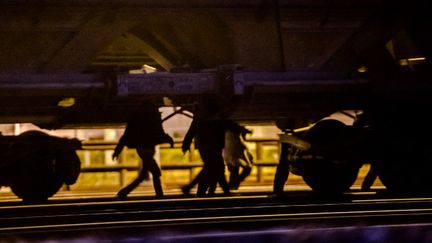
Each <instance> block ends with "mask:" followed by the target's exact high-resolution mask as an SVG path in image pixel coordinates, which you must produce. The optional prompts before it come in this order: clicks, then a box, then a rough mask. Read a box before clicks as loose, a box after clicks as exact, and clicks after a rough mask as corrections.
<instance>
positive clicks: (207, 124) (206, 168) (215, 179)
mask: <svg viewBox="0 0 432 243" xmlns="http://www.w3.org/2000/svg"><path fill="white" fill-rule="evenodd" d="M218 112H219V110H218V107H217V105H216V104H215V103H212V102H211V101H204V103H201V104H200V105H199V107H198V110H197V112H195V114H194V119H193V120H192V123H191V125H190V127H189V130H188V131H187V133H186V136H185V138H184V140H183V144H182V150H183V153H185V152H186V151H188V150H189V148H190V144H191V143H192V140H193V139H194V138H195V144H196V148H197V149H198V151H199V153H200V156H201V159H202V161H203V163H204V165H203V168H202V170H201V171H200V173H199V174H198V175H197V177H196V178H195V179H194V180H193V181H192V182H191V183H190V184H188V185H186V186H184V187H182V190H183V193H185V194H186V193H188V192H189V190H190V189H191V188H192V187H193V186H194V185H195V184H196V183H198V190H197V196H206V195H212V194H213V193H214V191H215V189H216V184H217V183H219V185H220V186H221V188H222V190H223V191H224V194H229V193H230V190H229V185H228V182H227V181H226V178H225V162H224V159H223V157H222V150H223V148H224V144H225V131H226V130H227V129H232V127H233V126H234V125H235V123H234V122H232V121H229V120H227V119H224V118H221V117H222V116H219V114H218Z"/></svg>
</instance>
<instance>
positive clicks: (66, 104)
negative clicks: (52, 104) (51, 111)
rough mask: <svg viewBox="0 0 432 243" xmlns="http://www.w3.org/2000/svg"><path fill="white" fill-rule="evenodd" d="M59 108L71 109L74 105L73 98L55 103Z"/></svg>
mask: <svg viewBox="0 0 432 243" xmlns="http://www.w3.org/2000/svg"><path fill="white" fill-rule="evenodd" d="M57 105H58V106H60V107H71V106H73V105H75V98H64V99H62V100H60V101H59V102H58V103H57Z"/></svg>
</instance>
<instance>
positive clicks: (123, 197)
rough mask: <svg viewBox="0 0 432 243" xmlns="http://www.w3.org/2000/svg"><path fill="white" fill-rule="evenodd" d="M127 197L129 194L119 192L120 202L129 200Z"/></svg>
mask: <svg viewBox="0 0 432 243" xmlns="http://www.w3.org/2000/svg"><path fill="white" fill-rule="evenodd" d="M127 195H128V194H127V193H125V192H123V191H119V192H118V193H117V198H118V199H120V200H125V199H127Z"/></svg>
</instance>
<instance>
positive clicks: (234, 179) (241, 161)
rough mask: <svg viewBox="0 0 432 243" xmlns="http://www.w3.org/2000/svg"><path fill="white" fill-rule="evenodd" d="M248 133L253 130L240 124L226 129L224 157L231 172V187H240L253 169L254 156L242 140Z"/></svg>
mask: <svg viewBox="0 0 432 243" xmlns="http://www.w3.org/2000/svg"><path fill="white" fill-rule="evenodd" d="M248 133H252V132H251V131H250V130H248V129H246V128H245V127H244V126H240V125H237V126H235V127H233V128H232V129H231V130H227V131H225V147H224V149H223V158H224V160H225V163H226V165H227V167H228V170H229V172H230V173H229V175H230V176H229V186H230V188H231V189H238V187H239V186H240V183H241V182H242V181H244V180H245V179H246V177H247V176H249V175H250V173H251V171H252V160H253V157H252V154H250V153H249V151H248V150H247V147H246V145H245V144H244V143H243V141H242V139H245V137H246V134H248ZM240 169H241V173H240Z"/></svg>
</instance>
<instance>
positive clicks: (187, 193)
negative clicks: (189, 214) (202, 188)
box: [181, 186, 190, 195]
mask: <svg viewBox="0 0 432 243" xmlns="http://www.w3.org/2000/svg"><path fill="white" fill-rule="evenodd" d="M181 190H182V192H183V195H189V193H190V188H189V187H188V186H183V187H182V188H181Z"/></svg>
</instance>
